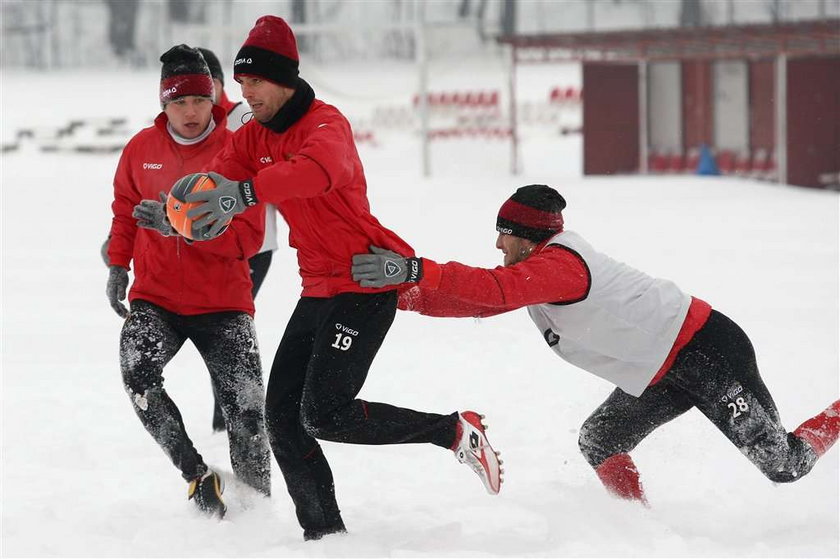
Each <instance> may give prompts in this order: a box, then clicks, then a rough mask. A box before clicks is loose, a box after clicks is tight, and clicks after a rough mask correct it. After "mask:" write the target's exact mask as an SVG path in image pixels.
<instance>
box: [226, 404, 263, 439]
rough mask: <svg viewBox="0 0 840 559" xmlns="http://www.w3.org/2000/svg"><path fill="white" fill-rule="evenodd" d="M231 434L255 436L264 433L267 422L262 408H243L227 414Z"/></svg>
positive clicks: (243, 436) (246, 436)
mask: <svg viewBox="0 0 840 559" xmlns="http://www.w3.org/2000/svg"><path fill="white" fill-rule="evenodd" d="M227 417H228V421H227V425H228V432H230V433H231V436H238V437H242V438H253V437H255V436H258V435H262V433H263V430H264V429H263V427H264V425H265V422H264V420H263V414H262V413H261V411H260V410H241V411H236V412H232V413H228V414H227Z"/></svg>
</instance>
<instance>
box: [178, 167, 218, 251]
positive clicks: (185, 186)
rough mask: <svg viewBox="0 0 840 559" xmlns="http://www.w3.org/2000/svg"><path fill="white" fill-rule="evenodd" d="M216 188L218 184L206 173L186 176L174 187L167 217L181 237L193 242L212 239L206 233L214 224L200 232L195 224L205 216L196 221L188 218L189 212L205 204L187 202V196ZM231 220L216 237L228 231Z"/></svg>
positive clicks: (198, 217)
mask: <svg viewBox="0 0 840 559" xmlns="http://www.w3.org/2000/svg"><path fill="white" fill-rule="evenodd" d="M214 188H216V183H215V182H213V179H211V178H210V177H209V176H207V174H206V173H193V174H191V175H186V176H184V177H181V178H180V179H178V180H177V181H176V182H175V184H174V185H172V189H171V190H170V191H169V196H167V198H166V216H167V217H168V218H169V223H170V224H171V225H172V227H173V228H174V229H175V230H176V231H177V232H178V233H179V234H180V235H182V236H183V237H186V238H187V239H190V240H193V241H207V240H210V239H211V237H207V236H206V233H207V231H209V229H210V227H211V226H212V224H211V225H206V226H204V227H202V228H201V229H200V230H199V229H196V227H195V224H194V222H195V221H196V220H198V219H201V217H203V216H197V217H196V218H195V219H193V218H190V217H188V216H187V212H188V211H190V210H191V209H193V208H196V207H198V206H200V205H201V204H203V203H204V202H187V201H186V196H187V194H189V193H190V192H201V191H203V190H212V189H214ZM230 220H231V218H228V219H227V220H226V223H225V226H224V227H222V229H221V230H220V231H219V233H218V234H217V235H216V237H218V236H219V235H221V234H222V233H224V232H225V231H226V230H227V228H228V225H229V224H230ZM213 238H215V237H213Z"/></svg>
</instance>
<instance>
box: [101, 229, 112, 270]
mask: <svg viewBox="0 0 840 559" xmlns="http://www.w3.org/2000/svg"><path fill="white" fill-rule="evenodd" d="M110 244H111V235H108V238H107V239H105V242H104V243H102V247H101V248H100V249H99V256H101V257H102V261H103V262H104V263H105V266H108V267H110V266H111V260H110V259H109V258H108V246H109V245H110Z"/></svg>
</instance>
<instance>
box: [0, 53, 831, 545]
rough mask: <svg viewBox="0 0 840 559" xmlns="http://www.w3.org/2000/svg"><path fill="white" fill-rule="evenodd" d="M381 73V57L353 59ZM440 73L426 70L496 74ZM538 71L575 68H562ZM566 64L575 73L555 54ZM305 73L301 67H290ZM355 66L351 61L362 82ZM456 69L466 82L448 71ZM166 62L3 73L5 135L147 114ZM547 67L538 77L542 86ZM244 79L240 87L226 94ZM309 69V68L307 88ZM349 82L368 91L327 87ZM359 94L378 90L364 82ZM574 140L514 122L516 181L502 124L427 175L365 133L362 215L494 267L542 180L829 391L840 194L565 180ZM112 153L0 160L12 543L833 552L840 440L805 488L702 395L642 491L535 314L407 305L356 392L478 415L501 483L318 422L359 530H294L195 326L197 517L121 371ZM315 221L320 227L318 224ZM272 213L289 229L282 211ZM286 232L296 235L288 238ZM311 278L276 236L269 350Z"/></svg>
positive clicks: (5, 453)
mask: <svg viewBox="0 0 840 559" xmlns="http://www.w3.org/2000/svg"><path fill="white" fill-rule="evenodd" d="M367 70H368V71H369V69H367ZM484 70H486V71H485V72H484V73H482V72H474V71H471V72H469V74H468V75H467V73H465V72H464V68H454V69H453V70H452V71H451V72H449V73H446V72H443V71H439V72H436V73H434V74H433V75H434V76H435V80H437V81H436V82H435V83H433V88H441V87H449V88H452V89H457V88H461V87H464V86H465V84H467V83H471V82H468V81H467V80H476V81H479V82H481V83H479V84H478V86H477V87H478V88H481V87H502V86H503V84H504V80H503V77H502V76H501V75H500V74H499V73H498V71H497V69H496V68H493V67H486V68H484ZM549 71H551V72H560V73H561V74H562V75H557V74H554V75H546V74H538V73H534V74H533V75H531V76H530V78H529V77H528V76H527V75H526V76H525V81H524V82H523V86H522V87H523V92H522V93H523V95H524V96H527V93H528V91H529V88H533V90H534V91H538V94H535V95H534V97H535V98H536V97H541V96H542V95H543V93H544V92H545V91H546V89H545V87H544V86H545V85H576V83H575V82H574V80H575V79H579V78H578V76H577V73H576V71H575V70H568V69H565V70H557V69H549V68H544V69H543V70H542V72H549ZM563 72H565V74H563ZM303 75H304V76H306V75H307V72H306V69H305V68H304V72H303ZM312 75H313V76H317V78H318V79H314V78H313V80H312V82H313V85H314V87H315V89H316V92H318V91H319V90H320V89H324V90H326V89H328V88H329V87H330V86H332V89H331V91H332V93H331V94H329V95H323V97H325V98H326V99H327V100H330V101H334V102H335V103H336V104H338V105H339V107H342V106H343V105H345V104H346V105H347V106H348V109H347V110H348V114H351V113H353V112H354V111H357V112H358V113H359V114H362V115H363V114H364V111H365V106H366V105H365V104H367V105H368V107H367V109H370V106H369V105H370V104H372V103H375V102H378V101H377V99H374V96H373V94H370V95H368V94H369V92H375V91H382V92H385V93H383V95H385V96H394V97H399V96H400V95H404V94H406V92H410V91H411V88H412V87H413V83H411V79H410V76H409V77H405V76H404V79H402V80H401V79H399V75H398V74H397V73H395V72H386V71H382V72H380V74H379V76H377V77H378V78H381V80H382V81H383V82H384V81H387V80H390V82H389V83H386V84H384V85H383V84H378V85H377V84H370V83H368V82H367V81H366V78H367V76H365V75H364V70H363V69H358V71H356V72H351V71H347V70H331V69H329V68H318V69H317V70H315V69H313V71H312ZM354 80H355V81H354ZM459 80H460V81H459ZM157 81H158V73H157V72H154V71H152V72H140V73H129V72H127V71H102V72H88V73H85V74H70V73H68V74H62V73H58V74H54V75H49V76H47V75H42V74H23V73H15V72H11V71H4V73H3V76H2V115H0V116H1V117H2V118H0V120H1V121H2V139H3V140H4V141H6V140H8V139H10V138H13V137H14V133H15V131H16V130H17V129H18V128H20V127H24V126H33V125H37V126H47V125H54V126H61V125H63V124H65V123H66V122H67V121H69V120H72V119H75V118H83V117H93V116H97V115H98V116H107V117H112V116H113V117H128V118H129V119H130V126H129V127H130V128H132V130H135V131H136V130H138V129H139V127H141V126H144V125H145V123H146V122H148V121H149V120H150V119H151V117H153V116H154V115H155V114H156V112H157V110H158V107H157V102H156V99H157ZM537 84H539V85H537ZM231 85H234V84H232V83H231V84H228V87H229V93H230V94H231V96H232V97H234V98H237V99H238V98H239V96H238V92H237V91H236V88H235V87H231ZM319 86H320V88H319ZM338 86H340V88H343V91H353V92H354V93H355V95H346V97H345V98H342V95H341V94H339V93H336V91H340V90H339V89H336V87H338ZM366 95H367V96H366ZM580 149H581V148H580V138H579V137H565V138H563V137H561V136H559V135H557V134H555V133H550V132H549V131H546V130H543V131H540V130H537V129H535V130H531V131H528V132H527V133H526V135H525V137H524V144H523V149H522V155H523V161H524V172H523V174H522V175H520V176H516V177H512V176H511V175H510V174H509V172H508V169H509V148H508V145H507V144H506V143H504V142H501V141H498V140H488V141H480V140H452V141H446V142H440V143H437V144H435V145H434V147H433V150H432V165H433V171H434V175H433V178H431V179H424V178H422V173H421V172H420V163H419V152H420V150H419V145H418V142H417V139H416V138H415V137H413V136H411V135H409V134H406V133H396V132H387V131H385V132H382V133H381V134H378V135H377V145H375V146H374V145H370V144H362V145H360V153H361V156H362V160H363V163H364V164H365V168H366V172H367V177H368V184H369V193H370V200H371V205H372V207H373V211H374V214H375V215H377V216H378V217H379V219H380V220H381V221H382V222H383V223H384V224H385V225H387V226H389V227H391V228H392V229H394V230H395V231H397V232H398V233H399V234H400V235H402V236H403V237H404V238H405V239H406V240H407V241H409V242H410V243H411V244H413V246H414V247H415V248H416V249H417V252H418V253H419V254H421V255H424V256H428V257H431V258H434V259H437V260H440V261H446V260H450V259H457V260H460V261H462V262H465V263H468V264H474V265H482V266H495V265H496V264H499V263H500V262H501V254H500V253H499V252H498V251H497V250H496V249H495V248H494V242H495V238H496V233H495V231H494V223H495V215H496V211H497V210H498V207H499V206H500V204H501V203H502V201H504V199H505V198H507V196H508V195H509V194H510V193H512V192H513V190H514V189H515V188H516V187H518V186H521V185H524V184H529V183H535V182H538V183H547V184H550V185H553V186H555V187H556V188H558V189H559V190H560V191H561V192H562V193H563V195H564V196H565V197H566V199H567V200H568V208H567V210H566V224H567V227H568V228H569V229H572V230H575V231H578V232H580V233H582V234H583V235H584V236H585V237H587V238H588V239H589V240H590V241H591V242H592V243H593V244H594V245H595V246H596V247H597V248H599V249H601V250H603V251H604V252H606V253H608V254H611V255H613V256H614V257H616V258H618V259H620V260H623V261H625V262H628V263H630V264H632V265H634V266H636V267H638V268H641V269H642V270H645V271H647V272H649V273H651V274H654V275H659V276H663V277H667V278H670V279H672V280H675V281H676V282H677V283H678V284H679V285H680V286H681V287H682V288H683V289H684V290H686V291H687V292H689V293H691V294H693V295H696V296H698V297H701V298H703V299H705V300H707V301H709V302H710V303H712V305H713V306H714V307H715V308H717V309H719V310H720V311H722V312H724V313H725V314H727V315H728V316H730V317H731V318H733V319H734V320H735V321H736V322H738V323H739V324H740V325H741V326H742V327H743V328H744V330H745V331H746V332H747V333H748V334H749V335H750V337H751V339H752V341H753V343H754V345H755V347H756V351H757V354H758V360H759V366H760V368H761V371H762V374H763V377H764V380H765V382H766V384H767V385H768V387H769V389H770V391H771V392H772V393H773V395H774V397H775V400H776V403H777V404H778V406H779V409H780V411H781V415H782V419H783V421H784V422H785V424H786V425H787V426H788V428H789V429H793V428H794V427H796V426H797V425H798V424H799V423H800V422H801V421H802V420H804V419H806V418H807V417H810V416H812V415H813V414H815V413H816V412H819V411H821V410H822V409H823V408H824V407H825V406H826V405H827V404H829V403H830V402H831V401H833V400H835V399H837V397H838V394H840V386H838V378H840V375H838V334H840V332H838V307H840V304H839V303H838V213H839V212H838V207H839V205H838V201H839V198H838V194H837V193H831V192H820V191H813V190H807V189H800V188H792V187H780V186H776V185H769V184H764V183H758V182H752V181H749V180H739V179H724V178H697V177H656V178H651V177H610V178H583V177H581V175H580V167H581V163H580ZM117 160H118V154H111V155H86V154H69V153H67V154H64V153H57V154H44V153H41V152H40V151H38V150H37V149H36V146H35V144H34V143H31V142H30V143H27V144H25V145H23V146H22V148H21V149H20V150H19V151H18V152H16V153H10V154H5V155H3V156H2V159H0V165H1V166H2V177H0V178H1V179H2V180H1V182H2V190H0V192H1V193H2V278H3V280H2V406H1V407H2V499H1V500H2V536H1V537H0V539H2V548H1V549H0V554H1V555H3V556H21V557H36V556H39V557H41V556H46V557H57V556H66V557H111V556H125V557H234V556H236V557H291V556H301V557H567V556H584V557H601V556H615V557H643V556H655V557H837V556H838V553H840V518H838V508H839V507H838V502H840V497H839V496H838V494H839V493H840V491H839V490H840V487H839V486H840V475H838V471H840V466H839V465H840V459H839V458H838V455H840V452H838V448H836V447H835V448H834V449H832V450H831V451H830V452H829V453H828V454H827V455H826V456H825V457H824V458H823V459H822V460H821V461H820V462H819V463H818V464H817V465H816V467H815V468H814V470H813V471H812V472H811V473H810V474H809V475H808V476H807V477H806V478H804V479H803V480H801V481H800V482H797V483H794V484H790V485H774V484H772V483H771V482H769V481H768V480H767V479H765V478H764V477H763V476H762V475H761V474H760V473H759V471H758V470H757V469H756V468H755V467H754V466H752V464H750V463H749V462H748V461H747V459H746V458H745V457H743V456H742V455H741V454H740V453H739V452H738V450H737V449H736V448H734V447H733V446H732V445H731V444H730V443H729V442H728V441H727V440H726V439H725V438H724V437H723V436H722V435H720V434H719V433H718V432H717V431H716V429H715V428H714V427H713V426H712V425H711V424H710V423H709V422H708V421H707V420H706V419H705V418H704V417H703V416H702V415H701V414H700V413H699V412H697V411H695V410H692V411H690V412H688V413H687V414H685V415H684V416H682V417H680V418H678V419H677V420H675V421H674V422H672V423H670V424H668V425H666V426H664V427H663V428H661V429H660V430H658V431H656V432H655V433H653V435H651V436H650V437H649V438H648V439H647V440H645V441H643V442H642V444H641V445H640V446H639V447H638V448H637V449H636V451H635V452H634V454H633V456H634V458H635V460H636V464H637V465H638V467H639V469H640V471H641V473H642V479H643V482H644V484H645V487H646V490H647V494H648V497H649V499H650V502H651V505H652V506H651V508H650V509H643V508H640V507H638V506H636V505H634V504H630V503H626V502H622V501H619V500H616V499H613V498H610V497H609V496H608V495H607V494H606V492H605V491H604V489H603V488H602V487H601V485H600V483H599V482H598V480H597V478H596V476H595V474H594V472H593V471H592V470H591V468H590V467H589V466H588V465H587V464H586V462H585V461H584V459H583V457H582V456H581V455H580V453H579V452H578V449H577V430H578V428H579V426H580V425H581V423H582V422H583V421H584V419H585V418H586V417H587V416H588V415H589V413H590V412H591V411H592V410H593V409H594V408H595V407H596V406H597V405H598V404H600V402H601V401H602V400H603V399H604V398H605V397H606V396H607V395H608V394H609V393H610V392H611V390H612V386H611V385H608V384H607V383H605V382H604V381H601V380H599V379H597V378H595V377H592V376H590V375H587V374H586V373H584V372H582V371H580V370H577V369H575V368H573V367H572V366H570V365H567V364H565V363H564V362H562V361H561V360H559V359H558V358H557V357H556V356H555V355H554V354H553V353H552V352H551V351H550V350H549V349H548V348H547V347H545V344H544V342H543V340H542V338H541V336H540V335H539V334H538V332H537V331H536V330H535V328H534V326H533V325H532V323H531V321H530V319H529V318H528V317H527V313H526V312H525V311H524V310H520V311H516V312H513V313H510V314H508V315H504V316H500V317H495V318H491V319H485V320H472V319H431V318H426V317H421V316H419V315H413V314H407V313H400V314H398V316H397V320H396V321H395V324H394V327H393V328H392V330H391V332H390V334H389V335H388V338H387V339H386V342H385V344H384V346H383V348H382V350H381V351H380V353H379V356H378V357H377V359H376V361H375V363H374V366H373V368H372V370H371V372H370V376H369V378H368V382H367V384H366V385H365V387H364V390H363V392H362V394H361V396H362V397H363V398H365V399H367V400H374V401H377V400H378V401H387V402H390V403H394V404H399V405H403V406H407V407H412V408H415V409H421V410H428V411H437V412H442V413H449V412H451V411H454V410H464V409H475V410H477V411H480V412H481V413H484V414H486V416H487V421H488V423H489V425H490V431H489V433H488V434H489V436H490V439H491V442H492V443H493V444H494V446H495V447H496V448H497V449H499V450H501V451H502V454H503V458H504V459H505V468H506V481H505V484H504V486H503V488H502V492H501V494H500V495H499V496H496V497H491V496H488V495H487V494H486V493H485V492H484V489H483V487H482V486H481V484H480V482H479V480H478V479H477V478H476V477H475V475H474V474H473V473H472V472H471V471H469V469H468V468H466V467H465V466H462V465H460V464H458V463H457V461H456V460H455V459H454V457H452V456H451V454H449V453H447V452H445V451H442V450H440V449H438V448H435V447H431V446H423V447H421V446H394V447H359V446H349V445H336V444H331V443H325V444H324V449H325V452H326V454H327V456H328V457H329V459H330V461H331V464H332V468H333V472H334V474H335V480H336V487H337V493H338V498H339V504H340V505H341V507H342V513H343V515H344V519H345V522H346V524H347V526H348V528H349V530H350V533H349V534H348V535H345V536H336V537H330V538H326V539H324V540H322V541H318V542H311V543H304V542H303V541H302V534H301V530H300V528H299V527H298V525H297V522H296V520H295V517H294V512H293V509H292V505H291V501H290V499H289V498H288V496H287V494H286V490H285V487H284V484H283V480H282V477H281V475H280V472H279V470H277V468H276V466H275V468H274V471H273V475H274V477H273V479H274V484H273V491H274V496H273V497H272V498H271V499H270V500H263V499H259V498H255V497H254V496H253V495H250V494H249V493H248V491H247V490H246V489H244V488H243V487H241V486H239V485H238V484H237V483H236V482H235V480H234V479H233V478H232V474H231V468H230V463H229V460H228V458H227V442H226V440H225V437H224V435H219V434H213V433H212V432H211V428H210V420H211V415H212V409H211V398H210V395H211V392H210V384H209V380H208V378H207V374H206V372H205V370H204V367H203V364H202V362H201V361H200V359H199V358H198V355H197V353H196V352H195V351H194V350H193V349H192V348H191V347H190V346H185V347H184V349H183V350H182V351H181V353H180V354H179V355H178V356H177V357H176V359H175V360H174V361H173V362H172V363H171V364H170V366H169V367H168V368H167V370H166V373H167V374H166V380H167V389H168V390H169V392H170V394H171V395H172V396H173V398H174V399H175V400H176V402H177V403H178V405H179V406H180V409H181V412H182V413H183V415H184V419H185V421H186V424H187V426H188V429H189V433H190V435H191V436H192V438H193V441H194V442H195V444H196V446H197V448H198V449H199V451H200V452H201V453H202V454H203V456H204V457H205V459H206V460H207V461H208V463H209V464H210V465H212V466H213V467H216V468H218V469H220V470H221V471H222V473H223V474H224V475H225V477H226V479H227V491H226V493H225V495H226V500H227V503H228V507H229V511H228V515H227V517H226V518H225V520H224V521H221V522H217V521H213V520H208V519H205V518H202V517H200V516H198V514H197V513H196V511H195V510H194V507H193V505H192V503H188V502H187V500H186V485H185V484H184V482H183V480H182V479H181V478H180V475H179V473H178V472H177V471H176V470H175V469H174V468H173V467H172V465H171V464H170V463H169V461H168V460H167V458H166V457H165V456H164V454H163V453H162V451H161V450H160V449H159V448H158V447H157V446H156V445H155V443H154V442H153V441H152V439H151V437H150V436H149V435H148V434H147V433H146V432H145V431H144V430H143V428H142V426H141V424H140V422H139V421H138V420H137V418H136V417H135V415H134V412H133V411H132V408H131V405H130V403H129V400H128V398H127V397H126V395H125V393H124V392H123V389H122V386H121V382H120V373H119V366H118V355H117V341H118V336H119V330H120V323H121V321H120V319H119V318H118V317H117V316H116V315H115V314H114V312H113V311H112V310H111V308H110V307H109V305H108V302H107V299H106V297H105V282H106V278H107V271H106V269H105V267H104V266H103V265H102V262H101V260H100V257H99V246H100V244H101V242H102V241H103V239H104V237H105V235H106V233H107V231H108V228H109V226H110V207H109V204H110V201H111V196H112V190H111V180H112V177H113V173H114V169H115V166H116V163H117ZM325 234H328V232H325ZM281 235H282V233H281ZM281 244H283V243H281ZM298 294H299V278H298V275H297V270H296V265H295V258H294V254H293V252H292V251H291V249H289V248H288V247H285V246H284V247H282V248H281V249H280V250H279V251H277V252H276V253H275V255H274V262H273V264H272V267H271V270H270V271H269V274H268V277H267V279H266V283H265V285H264V286H263V290H262V292H261V293H260V295H259V297H258V298H257V302H256V305H257V316H256V321H257V329H258V332H259V337H260V343H261V348H262V355H263V364H264V368H265V369H266V371H267V370H268V369H269V367H270V363H271V359H272V358H273V354H274V350H275V348H276V344H277V342H278V341H279V339H280V335H281V333H282V331H283V328H284V326H285V323H286V321H287V319H288V317H289V315H290V313H291V310H292V308H293V306H294V304H295V303H296V301H297V297H298Z"/></svg>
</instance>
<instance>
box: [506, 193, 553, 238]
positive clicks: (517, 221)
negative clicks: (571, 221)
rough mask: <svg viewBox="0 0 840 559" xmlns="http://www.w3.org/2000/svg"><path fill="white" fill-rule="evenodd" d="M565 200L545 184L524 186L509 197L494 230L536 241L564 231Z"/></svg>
mask: <svg viewBox="0 0 840 559" xmlns="http://www.w3.org/2000/svg"><path fill="white" fill-rule="evenodd" d="M565 208H566V200H565V199H563V197H562V196H561V195H560V193H559V192H557V191H556V190H554V189H553V188H551V187H549V186H546V185H544V184H529V185H528V186H523V187H522V188H519V189H517V190H516V192H514V193H513V196H511V197H510V198H508V199H507V200H506V201H505V203H504V204H502V207H501V209H499V215H498V217H496V231H498V232H499V233H504V234H505V235H513V236H514V237H520V238H522V239H528V240H529V241H533V242H535V243H541V242H543V241H544V240H546V239H548V238H549V237H552V236H554V235H556V234H557V233H559V232H561V231H562V230H563V210H564V209H565Z"/></svg>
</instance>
